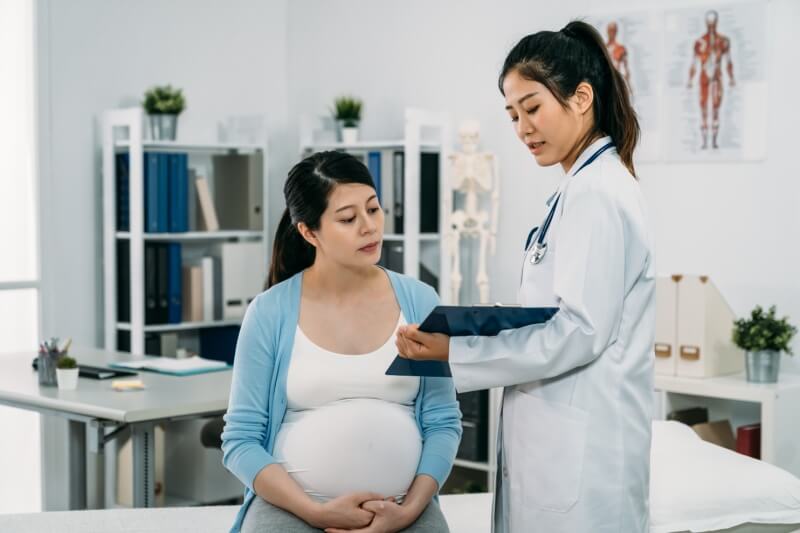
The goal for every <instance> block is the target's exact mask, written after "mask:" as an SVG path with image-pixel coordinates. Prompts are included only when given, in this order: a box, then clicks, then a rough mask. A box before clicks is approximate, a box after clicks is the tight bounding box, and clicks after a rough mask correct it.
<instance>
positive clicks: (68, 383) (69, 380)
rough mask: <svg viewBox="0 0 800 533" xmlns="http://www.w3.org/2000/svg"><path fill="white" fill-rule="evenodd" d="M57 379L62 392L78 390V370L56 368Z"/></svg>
mask: <svg viewBox="0 0 800 533" xmlns="http://www.w3.org/2000/svg"><path fill="white" fill-rule="evenodd" d="M56 378H57V380H58V388H59V389H60V390H75V389H77V388H78V369H77V368H56Z"/></svg>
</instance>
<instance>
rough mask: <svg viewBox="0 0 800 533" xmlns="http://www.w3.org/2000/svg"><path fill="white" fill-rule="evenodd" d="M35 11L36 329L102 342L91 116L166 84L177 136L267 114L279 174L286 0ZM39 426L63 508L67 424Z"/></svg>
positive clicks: (56, 499)
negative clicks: (183, 104)
mask: <svg viewBox="0 0 800 533" xmlns="http://www.w3.org/2000/svg"><path fill="white" fill-rule="evenodd" d="M38 8H39V10H38V21H37V22H38V27H37V30H38V33H39V40H38V56H39V57H38V59H39V72H38V74H39V112H40V130H41V139H40V144H41V147H42V153H41V183H42V193H41V201H42V236H43V237H42V239H43V243H42V248H43V251H42V294H43V324H42V326H43V334H44V336H49V335H58V336H62V337H67V336H70V337H72V338H73V340H74V346H101V345H102V342H103V289H102V273H103V269H102V257H103V256H102V224H101V222H102V201H101V195H102V187H101V178H100V176H101V161H100V150H101V149H100V135H99V129H98V118H99V116H100V113H101V112H102V111H103V110H105V109H108V108H113V107H118V106H130V105H138V102H139V101H140V100H141V95H142V94H143V92H144V91H145V90H146V89H147V88H149V87H150V86H152V85H155V84H164V83H172V84H173V85H174V86H177V87H181V88H183V89H184V94H185V95H186V98H187V106H188V107H187V109H186V111H185V112H184V113H183V114H182V115H181V117H180V123H179V126H178V136H179V138H184V139H188V140H200V141H203V140H205V141H209V140H215V139H216V134H217V121H218V120H222V119H224V118H225V117H226V116H228V115H237V114H250V113H263V114H266V115H267V120H268V128H267V129H268V131H267V136H268V143H269V145H270V146H269V147H270V149H271V151H272V153H273V154H275V157H274V158H273V159H272V160H271V165H270V171H271V173H273V174H277V175H280V174H284V175H285V173H286V168H287V165H288V164H289V162H288V161H287V160H286V155H285V154H286V153H288V151H287V149H286V140H285V137H284V136H282V135H281V133H282V132H283V131H285V129H286V122H287V119H288V115H287V110H286V102H287V92H286V91H287V84H286V60H287V51H286V1H285V0H272V1H270V2H261V1H259V0H229V1H226V2H215V1H213V0H170V1H168V2H166V1H157V0H140V1H139V0H137V1H135V2H131V1H122V0H71V1H69V2H61V1H52V0H38ZM281 203H282V202H281ZM275 209H277V207H276V208H275ZM273 211H274V210H273ZM43 432H44V435H46V436H49V437H46V438H45V446H44V449H43V450H42V451H43V464H42V471H43V472H47V476H48V477H47V479H45V480H43V488H44V506H45V509H46V510H57V509H63V508H65V506H66V505H67V501H66V499H65V495H64V494H63V490H61V489H62V488H63V486H64V482H63V480H64V479H65V478H66V475H67V474H66V467H65V464H66V460H65V455H64V453H65V452H64V449H63V446H54V445H53V444H52V442H53V441H55V442H64V438H65V435H66V425H65V424H64V421H63V420H60V419H54V418H52V417H43ZM11 477H12V478H13V477H14V475H12V476H11Z"/></svg>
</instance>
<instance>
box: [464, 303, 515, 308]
mask: <svg viewBox="0 0 800 533" xmlns="http://www.w3.org/2000/svg"><path fill="white" fill-rule="evenodd" d="M472 307H522V305H521V304H504V303H501V302H496V303H493V304H473V305H472Z"/></svg>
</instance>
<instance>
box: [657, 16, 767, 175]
mask: <svg viewBox="0 0 800 533" xmlns="http://www.w3.org/2000/svg"><path fill="white" fill-rule="evenodd" d="M664 25H665V26H664V27H665V30H664V54H665V56H664V58H665V82H666V86H665V90H664V111H665V117H664V121H665V134H666V135H665V156H666V158H667V159H668V160H673V161H703V160H708V161H717V160H755V159H762V158H763V157H764V156H765V155H766V133H767V131H766V130H767V128H766V124H767V123H766V121H767V113H766V105H767V87H766V44H767V42H766V5H765V4H764V3H758V4H755V3H753V4H728V5H723V6H714V5H709V6H708V7H702V8H692V9H680V10H670V11H666V12H665V14H664Z"/></svg>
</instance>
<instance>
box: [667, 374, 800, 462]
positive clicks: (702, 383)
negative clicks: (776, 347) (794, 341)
mask: <svg viewBox="0 0 800 533" xmlns="http://www.w3.org/2000/svg"><path fill="white" fill-rule="evenodd" d="M655 388H656V390H657V391H660V402H661V409H660V413H658V414H659V415H660V418H662V419H663V418H665V417H666V415H667V413H669V412H670V411H672V410H674V409H685V408H688V407H695V406H704V407H707V408H708V410H709V418H710V419H711V420H720V419H728V420H731V424H732V425H733V426H734V428H735V427H737V426H739V425H743V424H751V423H755V422H760V423H761V459H762V460H763V461H766V462H768V463H770V464H773V465H776V466H778V467H780V468H783V469H784V470H787V471H789V472H791V473H792V474H794V475H795V476H800V447H798V445H797V428H798V423H800V375H796V374H790V373H783V374H781V376H780V378H779V380H778V383H750V382H748V381H747V380H746V378H745V375H744V374H732V375H728V376H719V377H713V378H686V377H679V376H666V375H656V376H655Z"/></svg>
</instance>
